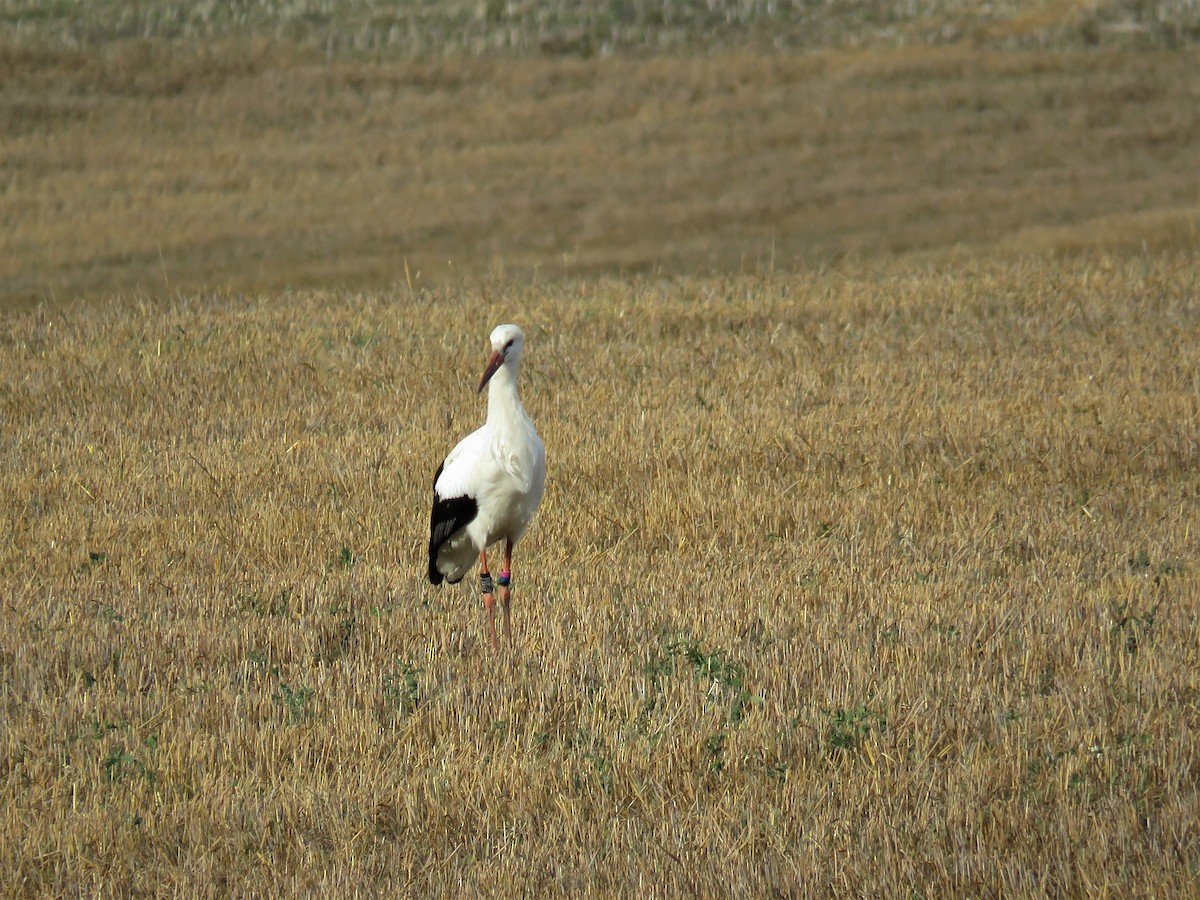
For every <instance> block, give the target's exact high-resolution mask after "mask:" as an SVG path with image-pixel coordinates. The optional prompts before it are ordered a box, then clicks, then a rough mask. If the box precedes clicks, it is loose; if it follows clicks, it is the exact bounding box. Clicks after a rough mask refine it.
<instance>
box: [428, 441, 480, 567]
mask: <svg viewBox="0 0 1200 900" xmlns="http://www.w3.org/2000/svg"><path fill="white" fill-rule="evenodd" d="M445 465H446V464H445V463H444V462H443V463H442V465H440V466H438V470H437V473H436V474H435V475H434V476H433V483H434V490H433V510H432V511H431V512H430V514H429V581H430V583H431V584H441V583H442V582H443V581H445V579H446V576H444V575H443V574H442V573H441V572H439V571H438V567H437V557H438V551H439V550H440V549H441V548H442V544H444V543H446V541H448V540H450V538H452V537H454V535H455V534H456V533H457V532H458V531H459V530H461V529H463V528H466V527H467V526H468V525H469V524H471V522H472V521H473V520H474V518H475V517H476V516H477V515H479V504H478V503H476V502H475V498H474V497H466V496H463V497H441V496H440V495H439V494H438V492H437V480H438V479H439V478H441V477H442V468H443V467H444V466H445ZM459 580H461V579H459Z"/></svg>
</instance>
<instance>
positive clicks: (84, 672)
mask: <svg viewBox="0 0 1200 900" xmlns="http://www.w3.org/2000/svg"><path fill="white" fill-rule="evenodd" d="M1198 290H1200V278H1198V277H1197V269H1196V265H1195V258H1194V257H1179V258H1175V257H1169V256H1168V257H1159V258H1149V257H1147V258H1108V257H1095V258H1092V259H1090V260H1087V261H1075V262H1065V263H1064V262H1052V261H1051V262H1041V263H1038V262H1025V263H1003V264H998V263H990V264H983V263H980V264H974V265H970V266H962V267H954V268H953V269H946V270H936V269H929V270H922V271H919V272H914V273H912V274H909V275H894V276H888V277H881V276H875V275H871V274H870V273H868V272H862V273H860V274H852V275H846V274H841V273H833V272H830V273H808V274H800V275H789V276H786V277H769V276H762V277H757V278H756V277H735V278H729V279H721V278H706V279H701V280H687V279H680V280H668V279H657V280H656V279H648V280H641V279H632V280H629V279H625V280H605V279H588V280H582V281H577V282H567V283H556V284H554V285H537V284H534V285H528V286H525V287H523V288H521V289H520V290H513V289H510V288H509V287H507V286H506V285H491V286H483V287H481V288H480V289H479V290H468V289H463V290H447V291H415V292H413V293H412V294H408V293H406V292H403V291H402V292H393V293H383V294H362V293H353V292H328V293H307V292H301V293H296V294H293V295H289V296H287V297H279V296H277V295H270V294H268V295H263V296H259V297H252V298H245V297H237V296H226V295H212V296H196V297H188V298H185V299H177V300H171V301H145V302H142V303H140V304H136V305H110V306H107V307H104V308H101V309H99V310H89V311H82V312H78V313H74V314H72V313H54V314H51V313H47V312H45V311H42V312H40V313H39V312H34V313H25V314H12V315H10V316H9V317H8V320H7V322H6V329H5V334H4V337H3V341H2V343H0V372H2V373H3V380H2V381H0V402H2V404H3V406H2V407H0V409H2V411H3V416H4V431H3V433H2V436H0V441H2V445H0V446H2V456H0V459H2V460H3V474H2V481H0V493H2V496H3V501H4V502H3V504H2V508H3V528H4V532H3V533H4V542H3V545H2V547H0V572H2V573H3V578H4V581H5V583H6V585H8V596H7V597H6V599H5V600H4V608H3V617H4V623H5V627H4V636H3V639H2V644H0V646H2V647H3V652H2V653H0V698H2V701H0V709H2V711H3V712H2V714H3V717H4V728H3V730H2V733H0V767H2V770H3V778H2V779H0V791H2V792H3V796H2V802H0V834H2V835H3V836H4V840H3V842H2V844H0V846H2V849H0V871H3V872H4V874H5V882H6V884H8V885H9V886H10V888H14V887H15V888H17V889H19V890H20V891H23V892H28V893H65V894H78V893H81V892H82V893H89V894H90V893H92V892H102V893H106V894H108V893H111V894H119V895H126V894H132V893H146V892H166V893H175V892H180V893H186V894H191V893H193V892H198V893H215V894H218V895H223V894H226V893H228V892H230V891H232V892H234V893H238V894H246V893H249V892H267V893H274V892H276V891H279V892H283V893H291V892H293V891H296V890H310V889H316V888H317V887H318V886H320V887H322V888H334V889H336V890H337V891H338V892H339V893H343V894H347V893H351V892H354V891H362V892H367V893H373V892H375V891H382V890H393V889H395V890H399V891H400V892H401V893H403V894H406V895H412V896H420V895H424V894H428V893H449V894H460V893H462V892H463V891H470V892H479V893H483V894H485V895H512V894H514V893H516V894H531V893H537V894H540V893H564V894H565V893H571V894H577V893H584V894H591V895H602V894H605V895H607V894H609V893H610V892H612V891H617V892H619V893H622V894H625V895H638V896H674V895H679V894H699V895H702V896H713V895H720V894H725V893H733V894H737V895H764V894H770V893H777V894H783V895H792V896H794V895H800V894H806V895H829V894H831V893H836V894H838V895H840V896H846V895H849V894H863V895H878V894H880V893H883V894H886V895H896V896H899V895H904V896H912V895H920V896H939V895H940V896H946V895H950V894H957V895H962V894H968V895H974V896H998V895H1004V896H1010V895H1012V894H1014V893H1016V894H1029V895H1037V894H1049V895H1059V896H1061V895H1064V894H1075V895H1083V894H1087V895H1089V896H1103V895H1118V896H1119V895H1156V896H1167V895H1171V894H1186V893H1190V892H1191V891H1192V890H1194V888H1195V884H1196V879H1197V876H1198V875H1200V793H1198V790H1197V785H1198V783H1200V705H1198V704H1200V624H1198V619H1197V615H1196V610H1197V590H1196V586H1197V580H1196V571H1197V569H1196V567H1197V559H1198V555H1200V533H1198V531H1197V528H1196V514H1195V510H1196V503H1197V496H1198V494H1200V469H1198V467H1197V465H1196V460H1197V455H1198V454H1200V376H1198V375H1197V372H1198V371H1200V342H1198V341H1197V340H1196V335H1197V333H1198V331H1200V304H1198V303H1197V291H1198ZM508 317H511V318H514V319H517V320H519V321H521V322H523V323H525V325H526V327H527V330H528V332H529V333H530V345H529V349H528V352H527V354H526V357H527V358H526V364H525V379H524V382H525V383H524V387H525V397H526V403H527V405H528V407H529V408H530V410H531V412H532V413H533V415H534V416H535V417H536V419H537V421H538V423H539V425H540V428H541V431H542V434H543V436H544V438H545V441H546V444H547V447H548V448H549V459H550V472H551V479H550V482H549V487H548V494H547V497H546V501H545V503H544V506H543V509H542V511H541V515H540V518H539V520H538V522H537V524H536V525H535V527H534V528H533V530H532V532H531V534H530V536H529V537H528V538H527V539H526V541H525V542H524V543H523V545H522V547H521V548H520V549H521V552H520V554H519V558H518V560H517V565H516V567H515V571H516V582H515V583H516V594H515V617H516V625H517V631H518V635H519V641H520V648H519V652H518V653H517V654H515V655H513V656H508V657H505V658H503V659H500V660H499V661H497V660H494V659H493V658H492V656H491V653H490V650H489V649H488V647H487V641H486V636H485V635H486V632H485V629H484V620H483V614H482V608H481V606H480V603H479V599H478V596H477V594H476V590H475V588H474V587H473V586H471V585H469V584H468V583H466V582H464V584H463V585H460V586H458V587H457V588H451V589H441V590H435V589H433V588H431V587H430V586H429V585H428V584H427V583H425V581H424V568H425V561H424V557H423V553H424V542H425V540H426V539H427V534H426V523H427V516H428V512H427V503H428V500H429V496H428V495H429V484H430V478H431V473H432V471H433V469H434V467H436V465H437V463H438V461H439V460H440V458H441V454H442V453H443V452H444V451H445V449H447V448H448V447H449V446H450V445H451V442H452V441H453V440H454V439H455V437H456V436H458V435H460V434H462V433H463V432H464V431H465V430H467V429H469V428H472V427H474V426H475V424H476V423H477V422H478V421H479V419H480V416H481V414H482V408H483V405H482V401H481V400H479V399H477V398H476V397H475V395H474V393H473V389H474V384H475V379H476V378H477V377H478V370H479V369H480V367H481V365H482V362H483V358H484V357H483V349H484V337H485V335H486V333H487V330H489V328H490V326H491V325H492V324H493V323H494V322H495V321H497V320H498V319H500V318H508Z"/></svg>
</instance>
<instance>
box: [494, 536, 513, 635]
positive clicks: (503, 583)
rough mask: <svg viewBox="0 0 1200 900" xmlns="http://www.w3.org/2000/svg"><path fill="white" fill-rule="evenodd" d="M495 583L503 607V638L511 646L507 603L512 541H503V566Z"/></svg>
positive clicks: (508, 600) (509, 593)
mask: <svg viewBox="0 0 1200 900" xmlns="http://www.w3.org/2000/svg"><path fill="white" fill-rule="evenodd" d="M496 583H497V584H499V585H500V606H501V607H503V609H504V640H506V641H507V642H508V644H509V646H512V642H513V637H512V621H511V619H510V618H509V615H508V607H509V603H510V602H511V600H512V592H511V591H510V590H509V585H510V584H512V541H505V542H504V568H503V569H501V570H500V578H499V579H498V580H497V582H496Z"/></svg>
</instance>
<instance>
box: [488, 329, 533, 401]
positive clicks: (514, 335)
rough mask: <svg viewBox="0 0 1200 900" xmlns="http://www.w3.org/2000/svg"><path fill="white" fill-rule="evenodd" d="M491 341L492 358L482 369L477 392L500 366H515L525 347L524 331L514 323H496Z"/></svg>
mask: <svg viewBox="0 0 1200 900" xmlns="http://www.w3.org/2000/svg"><path fill="white" fill-rule="evenodd" d="M490 340H491V342H492V358H491V359H489V360H488V364H487V368H486V369H484V370H483V378H482V379H480V381H479V392H482V391H483V389H484V388H485V387H487V383H488V382H489V381H491V380H492V376H493V375H495V374H496V373H497V372H498V371H500V367H501V366H503V365H508V366H510V367H512V368H514V369H515V368H516V366H517V364H518V363H520V361H521V350H523V349H524V347H525V332H523V331H521V329H520V328H518V327H517V326H516V325H497V326H496V330H495V331H493V332H492V336H491V338H490Z"/></svg>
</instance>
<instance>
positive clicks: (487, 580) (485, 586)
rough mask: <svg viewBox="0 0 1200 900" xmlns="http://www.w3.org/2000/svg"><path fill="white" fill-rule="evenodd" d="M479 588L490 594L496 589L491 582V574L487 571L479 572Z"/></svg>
mask: <svg viewBox="0 0 1200 900" xmlns="http://www.w3.org/2000/svg"><path fill="white" fill-rule="evenodd" d="M479 590H480V591H481V592H482V593H484V594H491V593H494V592H495V590H496V585H495V584H494V583H493V582H492V576H491V575H489V574H488V573H487V572H480V573H479Z"/></svg>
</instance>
